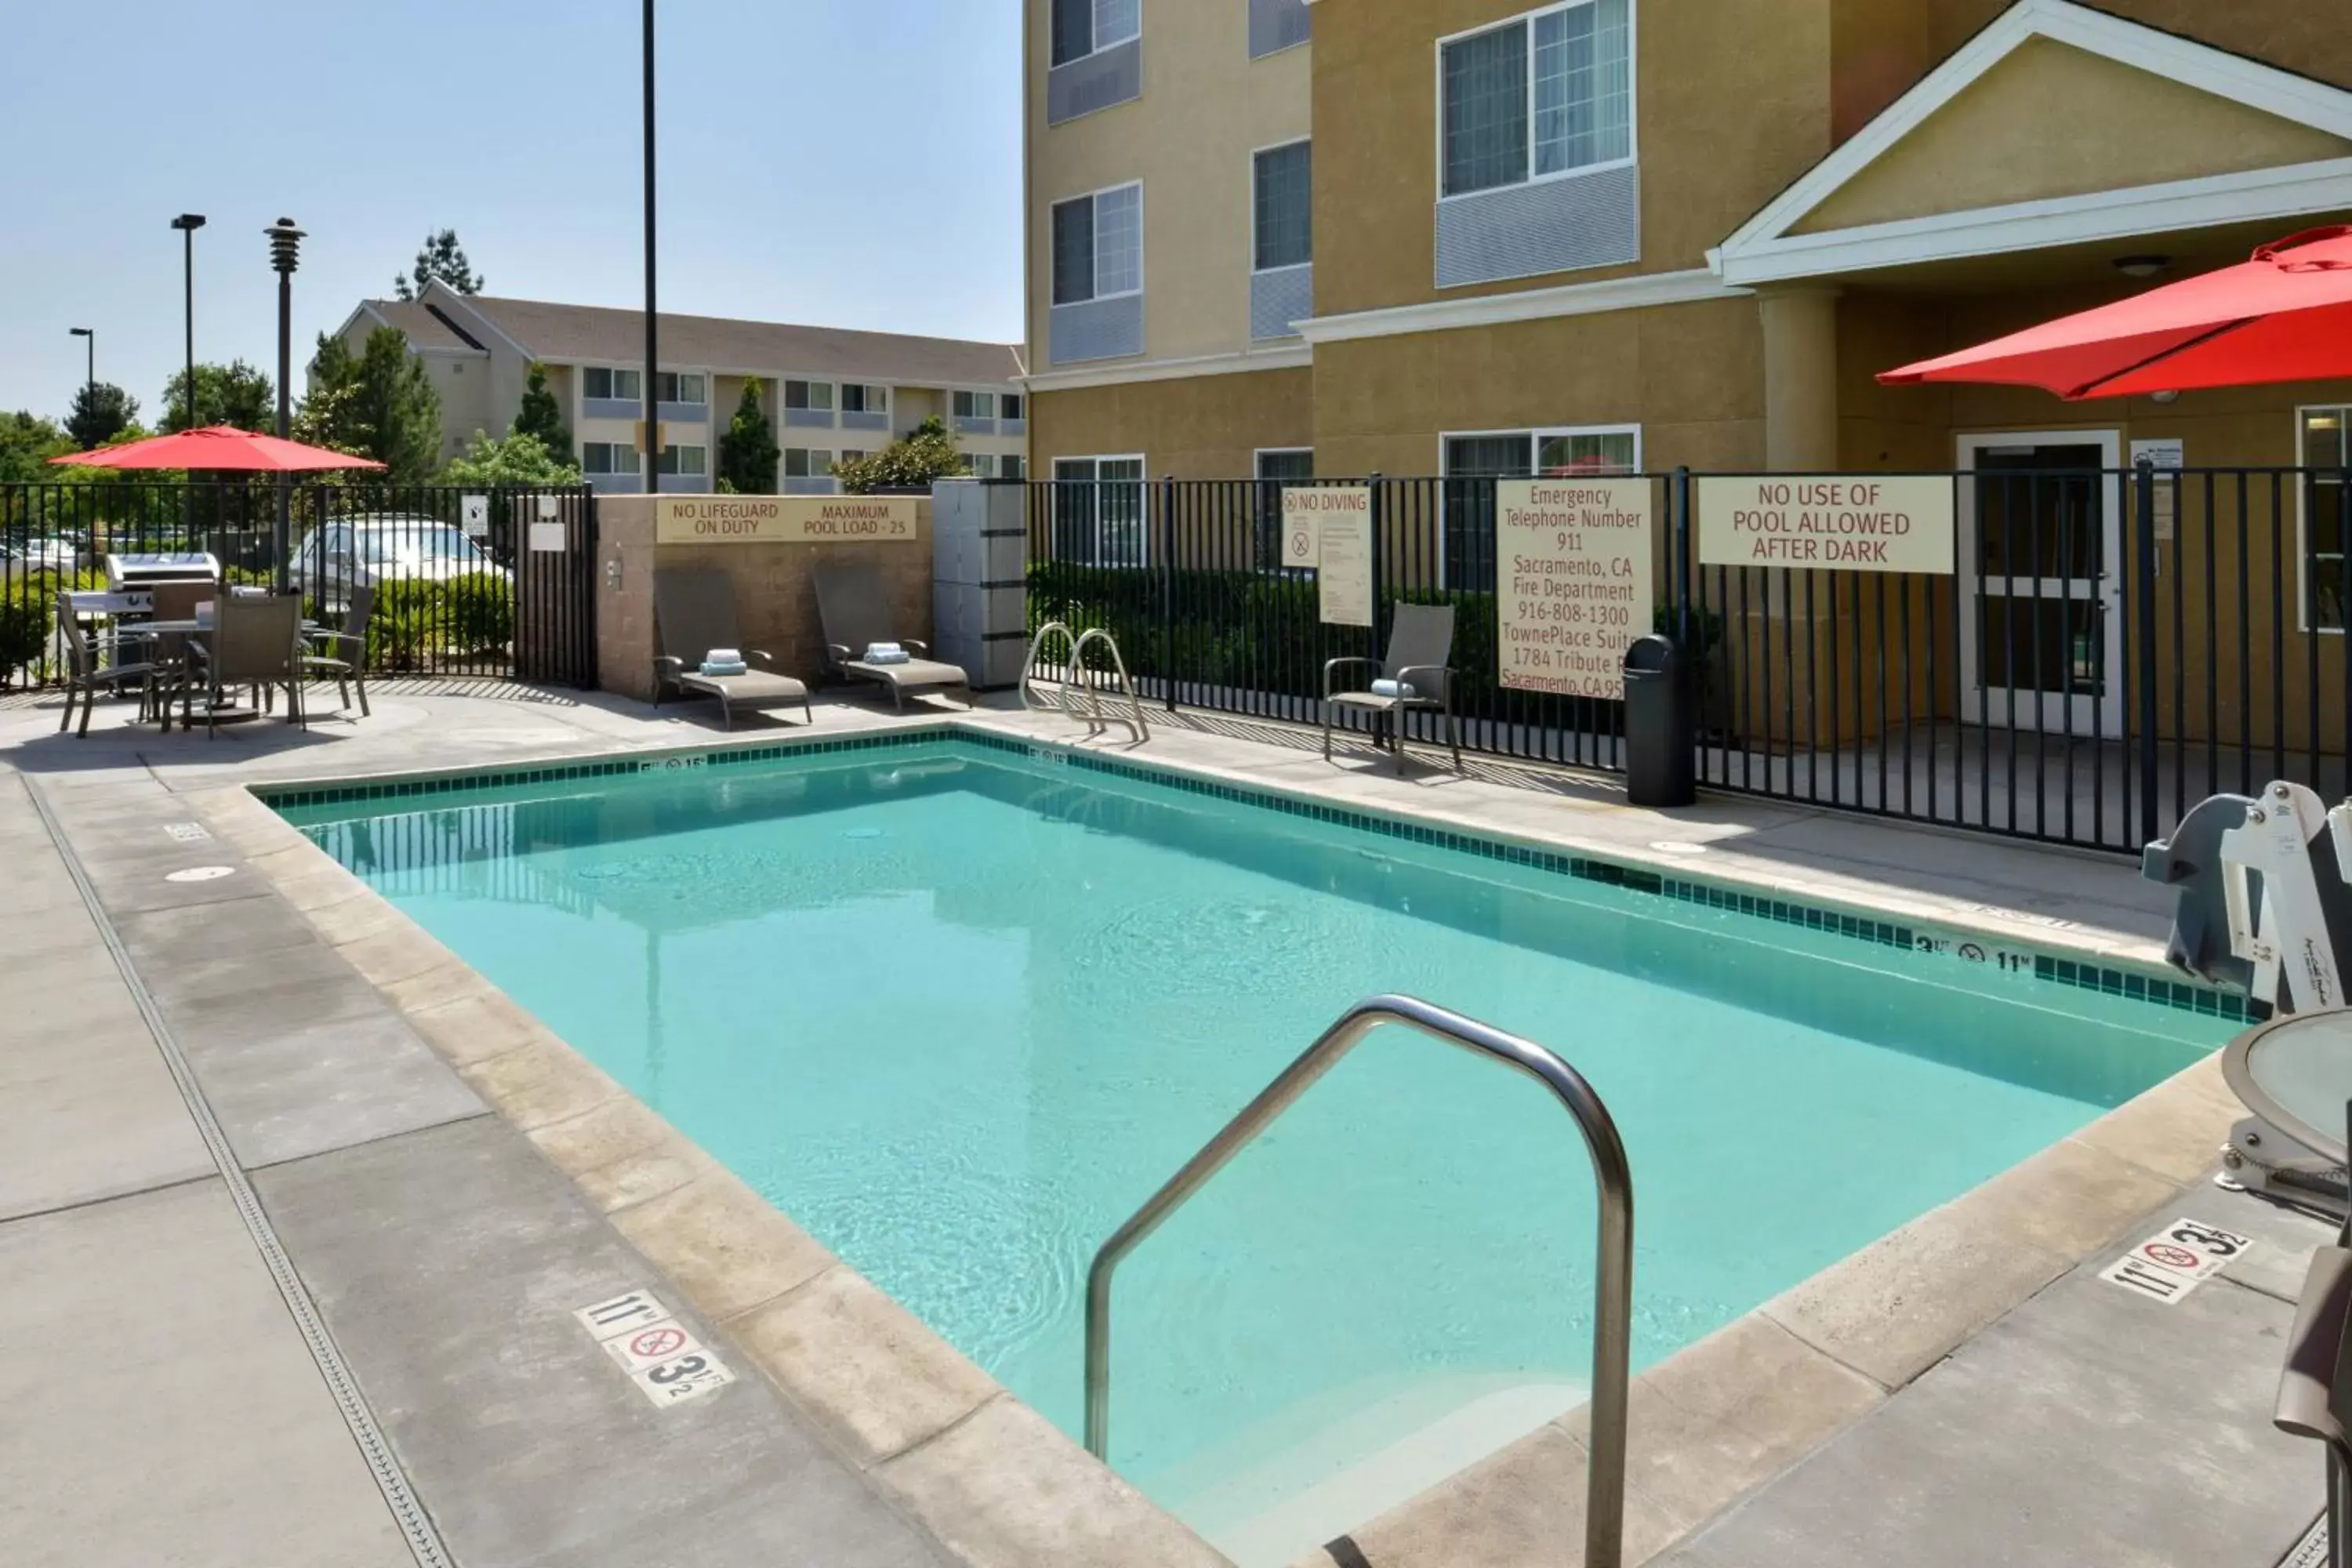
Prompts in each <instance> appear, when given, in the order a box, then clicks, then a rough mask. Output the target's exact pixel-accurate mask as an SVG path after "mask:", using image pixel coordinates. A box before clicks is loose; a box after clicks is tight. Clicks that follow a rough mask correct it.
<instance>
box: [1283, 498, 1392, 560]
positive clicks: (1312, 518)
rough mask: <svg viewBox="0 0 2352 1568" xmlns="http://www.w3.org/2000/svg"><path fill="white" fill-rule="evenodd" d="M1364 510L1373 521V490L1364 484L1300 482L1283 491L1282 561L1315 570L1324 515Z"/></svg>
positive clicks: (1354, 512)
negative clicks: (1301, 483)
mask: <svg viewBox="0 0 2352 1568" xmlns="http://www.w3.org/2000/svg"><path fill="white" fill-rule="evenodd" d="M1335 512H1336V513H1339V514H1342V515H1346V516H1353V515H1355V514H1356V513H1358V512H1361V513H1362V514H1363V516H1364V520H1365V521H1367V522H1370V521H1371V515H1372V492H1371V490H1370V489H1368V488H1367V487H1365V486H1363V485H1297V486H1294V487H1292V488H1291V489H1286V490H1284V491H1283V492H1282V563H1283V565H1284V566H1285V567H1289V568H1297V569H1302V570H1306V571H1310V572H1311V571H1313V570H1315V569H1316V568H1317V567H1318V566H1319V565H1320V564H1321V563H1322V559H1323V519H1324V517H1325V516H1326V515H1328V514H1331V513H1335Z"/></svg>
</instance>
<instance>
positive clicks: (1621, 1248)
mask: <svg viewBox="0 0 2352 1568" xmlns="http://www.w3.org/2000/svg"><path fill="white" fill-rule="evenodd" d="M1049 629H1050V628H1049ZM1382 1024H1402V1025H1405V1026H1408V1027H1410V1028H1414V1029H1418V1030H1420V1031H1421V1032H1422V1033H1423V1034H1424V1035H1427V1036H1430V1037H1433V1038H1435V1039H1439V1040H1444V1041H1445V1042H1446V1043H1447V1044H1449V1045H1454V1046H1459V1047H1462V1048H1463V1049H1465V1050H1467V1051H1470V1052H1472V1053H1474V1054H1475V1055H1478V1056H1483V1057H1486V1058H1490V1059H1492V1060H1495V1061H1498V1062H1501V1063H1503V1064H1504V1065H1505V1066H1506V1067H1510V1068H1517V1070H1518V1071H1520V1072H1522V1073H1525V1074H1526V1075H1527V1076H1528V1077H1529V1078H1532V1079H1536V1080H1537V1081H1538V1082H1539V1083H1541V1084H1543V1085H1544V1087H1545V1088H1547V1089H1550V1090H1551V1091H1552V1093H1553V1095H1554V1096H1555V1097H1557V1098H1558V1099H1559V1102H1560V1103H1561V1104H1562V1105H1564V1106H1566V1107H1567V1108H1568V1113H1569V1114H1570V1116H1573V1117H1574V1118H1576V1125H1577V1127H1578V1128H1579V1130H1580V1131H1582V1133H1583V1134H1584V1148H1585V1152H1587V1153H1588V1154H1590V1155H1591V1157H1592V1175H1593V1184H1594V1186H1595V1187H1596V1189H1597V1190H1598V1193H1599V1197H1600V1210H1601V1226H1600V1241H1599V1246H1598V1249H1597V1250H1598V1254H1599V1257H1598V1261H1597V1266H1596V1268H1595V1270H1594V1279H1593V1290H1594V1295H1595V1297H1596V1298H1597V1300H1596V1302H1595V1306H1594V1310H1593V1314H1592V1433H1591V1462H1590V1465H1589V1466H1588V1468H1587V1470H1586V1481H1585V1487H1586V1495H1585V1504H1584V1560H1583V1561H1584V1568H1619V1564H1620V1563H1622V1561H1623V1559H1624V1545H1625V1402H1626V1392H1627V1384H1628V1383H1629V1382H1630V1366H1629V1363H1630V1359H1631V1355H1632V1343H1633V1170H1632V1167H1631V1166H1630V1165H1629V1164H1628V1163H1627V1162H1626V1159H1625V1144H1624V1142H1623V1141H1622V1139H1620V1138H1619V1137H1618V1136H1617V1123H1616V1121H1614V1120H1613V1119H1612V1117H1611V1116H1610V1114H1609V1108H1608V1107H1607V1106H1606V1105H1603V1104H1602V1103H1601V1097H1600V1096H1599V1095H1597V1094H1595V1093H1593V1092H1592V1086H1591V1084H1589V1083H1587V1082H1585V1081H1584V1077H1583V1075H1582V1074H1580V1073H1579V1072H1578V1071H1577V1070H1576V1069H1575V1068H1572V1067H1570V1066H1569V1065H1568V1063H1566V1062H1565V1061H1562V1060H1561V1059H1560V1058H1559V1057H1558V1056H1556V1055H1554V1054H1553V1053H1552V1052H1550V1051H1549V1050H1547V1049H1545V1048H1544V1047H1541V1046H1539V1045H1537V1044H1536V1043H1535V1042H1534V1041H1533V1040H1527V1039H1521V1038H1520V1037H1518V1036H1517V1035H1507V1034H1505V1033H1504V1032H1503V1031H1502V1030H1500V1029H1496V1028H1490V1027H1488V1026H1486V1025H1485V1024H1481V1023H1479V1022H1478V1021H1477V1020H1476V1019H1475V1018H1465V1017H1464V1016H1462V1015H1461V1014H1459V1013H1453V1012H1448V1011H1447V1010H1446V1009H1444V1008H1443V1007H1440V1006H1437V1005H1433V1004H1432V1003H1428V1002H1423V1001H1421V1000H1420V999H1419V998H1417V997H1412V996H1374V997H1371V998H1370V999H1369V1000H1367V1001H1363V1002H1359V1003H1357V1004H1356V1005H1354V1006H1353V1007H1350V1008H1349V1009H1348V1011H1347V1012H1346V1013H1345V1014H1343V1015H1341V1016H1340V1018H1339V1021H1338V1022H1337V1023H1335V1024H1333V1025H1332V1026H1330V1027H1329V1028H1328V1029H1326V1030H1324V1031H1323V1035H1322V1037H1321V1038H1319V1039H1318V1040H1317V1041H1316V1042H1315V1043H1314V1044H1313V1045H1311V1046H1309V1047H1307V1049H1306V1051H1305V1052H1304V1053H1302V1054H1301V1055H1300V1056H1299V1058H1298V1059H1297V1061H1294V1062H1292V1063H1291V1064H1290V1065H1289V1066H1288V1067H1287V1068H1284V1069H1283V1071H1282V1076H1280V1077H1279V1078H1277V1079H1275V1080H1274V1081H1273V1082H1272V1083H1271V1084H1268V1085H1267V1086H1266V1088H1265V1089H1264V1091H1262V1092H1261V1093H1260V1094H1259V1095H1258V1097H1257V1098H1256V1099H1255V1100H1251V1101H1250V1102H1249V1104H1247V1105H1246V1106H1244V1107H1243V1108H1242V1110H1241V1113H1240V1114H1239V1115H1237V1116H1235V1117H1234V1119H1233V1120H1232V1121H1229V1122H1227V1123H1225V1126H1224V1129H1223V1131H1220V1132H1219V1133H1218V1134H1217V1135H1216V1136H1215V1137H1214V1138H1212V1139H1210V1140H1209V1142H1208V1143H1207V1144H1206V1145H1205V1146H1204V1147H1203V1148H1202V1150H1201V1152H1199V1153H1197V1154H1195V1155H1193V1156H1192V1160H1191V1161H1190V1162H1188V1163H1186V1164H1185V1166H1184V1168H1183V1169H1182V1170H1181V1171H1179V1172H1177V1173H1176V1174H1175V1175H1173V1176H1171V1177H1170V1178H1169V1180H1168V1184H1167V1185H1165V1186H1163V1187H1161V1188H1160V1190H1159V1191H1158V1192H1156V1193H1154V1194H1151V1197H1150V1200H1149V1201H1147V1202H1146V1203H1145V1204H1144V1205H1143V1206H1142V1207H1141V1208H1139V1209H1138V1210H1136V1211H1135V1215H1134V1217H1133V1218H1131V1219H1129V1221H1128V1222H1127V1223H1126V1224H1125V1225H1123V1226H1119V1227H1118V1230H1117V1231H1115V1232H1113V1233H1112V1236H1111V1238H1110V1239H1109V1240H1108V1241H1106V1242H1104V1243H1103V1244H1102V1249H1101V1250H1100V1251H1099V1252H1097V1253H1096V1254H1095V1260H1094V1265H1093V1267H1092V1268H1088V1269H1087V1373H1086V1388H1087V1451H1088V1452H1090V1453H1092V1454H1093V1455H1094V1456H1095V1458H1098V1459H1103V1460H1105V1461H1106V1462H1107V1461H1108V1458H1109V1454H1110V1284H1111V1275H1112V1274H1113V1273H1114V1272H1115V1271H1116V1270H1117V1269H1118V1266H1119V1263H1120V1262H1121V1260H1123V1259H1124V1258H1126V1257H1127V1255H1128V1254H1129V1253H1130V1252H1132V1251H1134V1250H1135V1249H1136V1247H1139V1246H1140V1245H1142V1243H1143V1241H1144V1240H1145V1238H1147V1237H1150V1235H1151V1233H1152V1232H1153V1231H1155V1230H1157V1229H1159V1228H1160V1225H1161V1224H1162V1223H1163V1222H1164V1221H1165V1220H1166V1219H1167V1218H1168V1216H1169V1215H1172V1214H1174V1213H1175V1212H1176V1211H1177V1210H1178V1209H1180V1208H1181V1207H1182V1206H1183V1205H1185V1203H1186V1202H1187V1201H1189V1200H1190V1199H1191V1198H1192V1195H1193V1194H1196V1193H1198V1192H1199V1191H1200V1190H1201V1189H1202V1187H1204V1186H1206V1185H1208V1184H1209V1182H1210V1180H1211V1178H1213V1177H1214V1176H1215V1175H1216V1173H1218V1172H1219V1171H1222V1170H1223V1169H1224V1168H1225V1166H1226V1165H1227V1164H1228V1163H1231V1162H1232V1160H1233V1158H1234V1155H1236V1154H1238V1153H1240V1152H1242V1151H1243V1150H1244V1149H1245V1148H1247V1147H1249V1145H1250V1144H1251V1143H1252V1142H1254V1141H1255V1139H1256V1138H1257V1135H1258V1134H1259V1133H1261V1132H1263V1131H1265V1130H1266V1128H1268V1127H1269V1126H1271V1125H1273V1123H1274V1122H1275V1121H1276V1119H1277V1118H1279V1117H1280V1116H1281V1115H1282V1113H1283V1112H1284V1111H1286V1110H1289V1109H1290V1108H1291V1107H1292V1106H1293V1105H1295V1104H1297V1101H1298V1099H1299V1097H1300V1096H1301V1095H1304V1094H1305V1093H1306V1092H1307V1090H1308V1089H1312V1088H1313V1087H1314V1086H1315V1082H1316V1080H1317V1079H1320V1078H1321V1077H1322V1076H1323V1075H1324V1074H1325V1073H1327V1072H1328V1071H1330V1070H1331V1068H1334V1067H1336V1066H1338V1065H1339V1058H1342V1057H1344V1056H1346V1055H1347V1054H1348V1053H1349V1051H1351V1050H1354V1049H1355V1048H1356V1047H1357V1046H1359V1045H1360V1044H1361V1043H1362V1042H1363V1039H1364V1037H1366V1036H1367V1035H1369V1034H1370V1033H1371V1032H1372V1030H1374V1029H1375V1028H1377V1027H1379V1026H1381V1025H1382Z"/></svg>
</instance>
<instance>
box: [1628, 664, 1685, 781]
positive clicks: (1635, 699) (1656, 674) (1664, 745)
mask: <svg viewBox="0 0 2352 1568" xmlns="http://www.w3.org/2000/svg"><path fill="white" fill-rule="evenodd" d="M1625 798H1626V799H1627V800H1629V801H1631V802H1632V803H1633V805H1691V804H1693V803H1694V802H1696V800H1697V799H1698V712H1697V705H1696V703H1695V702H1694V701H1693V700H1692V698H1691V679H1690V668H1689V666H1688V664H1687V663H1686V662H1685V660H1684V658H1683V652H1682V649H1680V648H1678V647H1675V644H1674V639H1673V638H1671V637H1643V638H1640V639H1639V640H1637V641H1636V642H1635V643H1634V644H1633V646H1632V647H1628V648H1627V649H1626V650H1625Z"/></svg>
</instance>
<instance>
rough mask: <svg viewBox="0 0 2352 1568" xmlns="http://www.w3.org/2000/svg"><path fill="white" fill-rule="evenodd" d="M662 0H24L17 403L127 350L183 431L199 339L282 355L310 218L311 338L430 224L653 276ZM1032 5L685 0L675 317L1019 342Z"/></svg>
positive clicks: (9, 224) (363, 294) (673, 15)
mask: <svg viewBox="0 0 2352 1568" xmlns="http://www.w3.org/2000/svg"><path fill="white" fill-rule="evenodd" d="M639 16H640V11H639V5H638V3H637V0H565V3H564V4H562V5H551V4H547V3H546V0H396V3H394V4H375V5H361V4H355V3H353V0H204V3H202V4H197V5H190V4H186V3H185V0H121V3H119V4H116V5H109V6H105V7H102V8H100V9H98V10H90V9H86V8H84V7H82V6H79V5H53V4H27V5H18V6H14V7H11V16H10V17H9V21H8V26H7V34H8V40H9V43H10V46H11V47H10V50H9V58H10V59H11V61H12V62H13V64H12V66H11V68H10V69H9V71H8V80H7V85H6V87H5V90H0V146H5V148H6V149H7V156H6V157H5V159H0V409H7V410H13V409H17V408H29V409H31V410H33V411H34V412H36V413H39V414H45V415H47V416H51V417H59V418H61V417H62V416H64V414H65V412H66V409H67V406H68V403H69V402H70V401H71V399H72V397H73V394H74V389H75V388H76V387H77V386H78V385H79V384H80V381H81V377H82V352H83V345H82V343H81V342H80V340H79V339H76V338H72V337H69V336H68V333H67V329H68V327H77V326H88V327H94V328H96V329H97V331H98V376H99V379H100V380H101V381H112V382H116V383H119V384H121V385H122V386H124V387H125V388H126V389H128V390H129V391H130V392H131V395H133V396H135V397H137V398H138V399H139V403H140V417H141V419H142V421H146V422H148V423H151V424H152V422H153V421H154V419H155V418H156V417H157V415H158V410H157V408H156V404H157V400H158V399H159V397H160V396H161V395H162V392H163V382H164V378H165V377H166V376H168V375H170V374H172V372H173V370H174V369H175V368H176V367H177V366H178V365H179V363H180V361H181V354H182V349H181V240H180V237H179V236H178V235H177V234H174V233H173V232H172V230H171V228H170V227H169V225H170V222H171V219H172V218H173V216H174V215H176V214H178V213H182V212H199V213H203V214H205V216H206V217H207V218H208V219H209V220H210V222H209V225H208V226H206V227H205V229H204V230H202V231H201V232H200V233H198V234H197V236H196V357H197V358H198V359H200V360H219V361H226V360H229V359H232V358H236V357H237V356H239V355H242V356H243V357H245V358H247V359H248V360H251V361H253V362H254V363H257V364H259V365H261V366H263V368H264V369H266V370H271V371H273V372H274V369H275V363H276V354H277V297H276V278H275V276H274V275H273V274H272V273H271V272H270V270H269V266H268V241H266V240H265V239H264V238H263V237H262V235H261V230H262V229H263V228H264V227H265V226H268V224H270V223H271V222H272V221H274V220H275V219H276V218H277V217H278V216H279V215H280V214H281V213H282V214H285V215H287V216H291V217H292V218H294V219H295V221H296V222H297V223H299V224H300V225H301V226H302V227H303V228H304V229H306V230H308V231H309V234H310V238H309V240H308V241H307V242H306V243H305V245H304V247H303V254H302V267H301V270H300V271H299V273H297V274H296V276H295V279H294V283H295V306H294V327H295V343H296V357H295V364H296V367H297V368H296V374H295V384H296V389H297V391H298V392H299V388H300V368H299V367H300V365H301V363H302V361H303V359H304V357H306V356H305V352H304V351H305V350H306V349H307V347H308V346H309V345H310V342H312V341H313V339H314V338H315V336H316V334H317V333H318V332H319V331H320V330H322V329H326V328H331V327H333V326H335V325H337V324H339V323H341V321H342V320H343V318H344V317H345V316H346V315H347V314H348V313H349V312H350V311H351V310H352V307H353V306H354V305H355V304H356V303H357V302H358V301H359V300H361V299H362V298H370V297H382V296H385V295H388V294H390V292H391V291H392V279H393V275H394V273H395V272H399V271H405V270H406V269H407V268H408V266H409V264H410V263H411V261H412V260H413V258H415V252H416V248H417V246H418V243H419V242H420V241H421V240H422V239H423V237H424V236H425V232H426V231H427V230H428V229H438V228H442V227H451V228H455V229H456V230H457V235H458V237H459V239H460V240H461V241H462V242H463V244H464V246H465V247H466V250H467V254H468V255H469V256H470V257H471V258H472V260H473V263H474V266H475V268H476V269H477V270H478V271H479V272H481V273H482V274H484V276H485V277H486V278H487V279H488V285H489V288H488V292H490V293H493V294H508V295H513V296H518V297H520V298H524V299H540V300H570V301H574V302H578V303H583V304H599V305H617V306H623V307H628V308H632V309H634V308H635V307H636V306H637V305H639V304H640V303H641V302H642V300H643V298H644V294H643V287H642V279H643V263H642V259H641V257H642V231H641V228H640V226H639V218H638V214H639V210H640V203H641V190H642V174H641V166H642V165H641V145H642V144H641V141H640V121H639V114H638V87H639V71H640V65H639V55H638V30H639ZM1019 17H1020V6H1019V4H1018V0H661V7H660V28H661V30H660V48H659V50H658V52H657V56H656V58H657V59H658V61H659V65H660V87H661V119H660V132H661V160H660V174H661V226H662V232H661V268H662V279H661V283H662V293H661V302H662V305H663V308H664V309H665V310H678V311H687V312H694V313H699V314H706V315H724V316H745V317H752V318H757V319H761V320H767V321H809V322H819V323H825V324H831V325H840V326H853V327H866V328H875V329H879V330H884V331H909V332H928V333H937V334H940V335H945V336H956V337H975V338H986V339H990V340H992V341H999V342H1017V341H1018V340H1019V338H1020V336H1021V292H1020V288H1021V216H1020V215H1021V164H1020V94H1021V84H1020V37H1019V27H1020V22H1019Z"/></svg>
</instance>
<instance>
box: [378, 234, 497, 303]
mask: <svg viewBox="0 0 2352 1568" xmlns="http://www.w3.org/2000/svg"><path fill="white" fill-rule="evenodd" d="M436 278H438V279H440V280H441V281H442V282H444V283H446V284H447V285H449V287H450V288H452V289H456V290H457V292H458V293H460V294H478V293H480V292H481V291H482V281H483V279H482V275H481V274H480V273H478V272H477V271H475V270H474V268H473V264H472V263H471V262H469V261H467V259H466V251H465V247H462V246H460V245H459V244H458V243H457V230H456V229H454V228H445V229H443V230H442V231H441V232H440V233H438V234H428V235H426V236H425V244H424V245H423V247H420V248H419V249H418V250H417V252H416V265H415V266H414V267H412V268H409V269H408V272H407V275H406V276H405V277H402V276H397V275H395V276H394V279H393V280H392V287H393V289H394V292H396V293H397V294H398V295H399V296H400V297H401V298H402V299H404V300H414V299H415V298H416V297H417V296H418V295H419V294H422V293H424V292H425V287H426V285H428V284H430V283H431V282H432V281H433V280H434V279H436Z"/></svg>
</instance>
